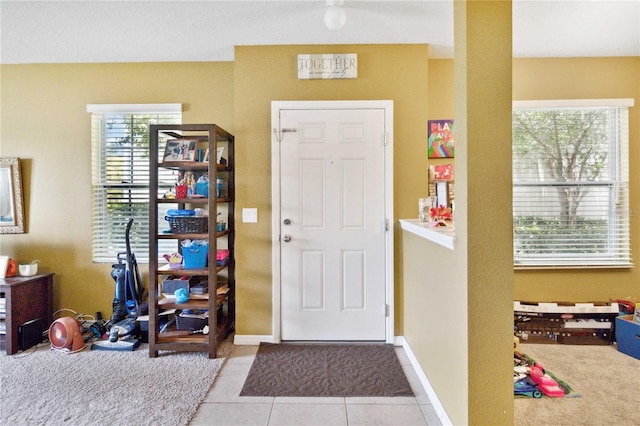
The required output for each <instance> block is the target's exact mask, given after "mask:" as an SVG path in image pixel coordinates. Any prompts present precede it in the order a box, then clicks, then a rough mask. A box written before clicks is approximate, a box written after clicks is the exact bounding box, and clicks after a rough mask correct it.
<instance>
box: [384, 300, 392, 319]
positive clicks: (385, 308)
mask: <svg viewBox="0 0 640 426" xmlns="http://www.w3.org/2000/svg"><path fill="white" fill-rule="evenodd" d="M390 314H391V308H390V307H389V304H388V303H386V304H385V305H384V316H385V317H388V316H389V315H390Z"/></svg>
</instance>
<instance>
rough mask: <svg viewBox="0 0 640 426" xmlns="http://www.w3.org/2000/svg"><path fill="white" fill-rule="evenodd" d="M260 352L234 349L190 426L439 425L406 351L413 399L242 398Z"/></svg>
mask: <svg viewBox="0 0 640 426" xmlns="http://www.w3.org/2000/svg"><path fill="white" fill-rule="evenodd" d="M257 351H258V346H234V348H233V351H232V353H231V355H230V356H229V358H228V359H227V361H226V362H225V364H224V366H223V367H222V370H221V371H220V373H219V374H218V377H216V380H215V382H214V384H213V386H212V387H211V389H210V390H209V393H208V395H207V396H206V398H205V400H204V401H203V402H202V403H201V404H200V407H199V408H198V411H197V413H196V415H195V416H194V418H193V420H192V421H191V423H190V425H193V426H197V425H314V426H320V425H394V426H400V425H441V422H440V419H439V418H438V416H437V414H436V412H435V410H434V408H433V406H432V405H431V402H430V401H429V397H428V396H427V394H426V392H425V390H424V388H423V386H422V384H421V383H420V380H419V379H418V375H417V374H416V373H415V371H414V369H413V367H412V366H411V363H410V362H409V359H408V357H407V356H406V354H405V352H404V350H403V349H402V348H398V347H397V348H396V353H397V354H398V359H399V360H400V363H401V364H402V367H403V368H404V371H405V374H406V375H407V379H408V380H409V383H410V384H411V387H412V389H413V392H414V394H415V397H393V398H370V397H367V398H364V397H358V398H356V397H347V398H344V397H333V398H293V397H251V396H239V395H240V390H241V389H242V386H243V384H244V381H245V379H246V377H247V375H248V374H249V369H250V368H251V364H252V363H253V359H254V357H255V355H256V352H257Z"/></svg>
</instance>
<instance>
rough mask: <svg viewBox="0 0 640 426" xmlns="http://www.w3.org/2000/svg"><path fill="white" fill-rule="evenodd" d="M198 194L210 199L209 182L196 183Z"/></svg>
mask: <svg viewBox="0 0 640 426" xmlns="http://www.w3.org/2000/svg"><path fill="white" fill-rule="evenodd" d="M196 194H198V195H202V196H204V197H209V182H196Z"/></svg>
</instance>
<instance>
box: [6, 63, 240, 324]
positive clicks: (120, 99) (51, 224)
mask: <svg viewBox="0 0 640 426" xmlns="http://www.w3.org/2000/svg"><path fill="white" fill-rule="evenodd" d="M1 70H2V74H1V77H2V81H1V90H2V91H1V96H2V98H1V101H2V102H1V105H2V111H1V120H2V128H1V134H0V143H1V145H0V155H2V156H4V157H11V156H14V157H20V158H22V159H23V161H22V168H23V170H22V172H23V178H24V182H23V185H24V201H25V206H26V223H27V227H28V232H27V233H26V234H16V235H7V234H5V235H2V236H1V237H0V252H1V253H2V254H6V255H9V256H12V257H13V258H16V259H18V260H29V259H39V260H40V261H41V265H40V267H41V269H42V270H48V271H52V272H55V274H56V275H55V277H54V309H62V308H65V309H71V310H74V311H76V312H82V313H85V314H90V315H93V314H95V312H96V311H102V313H103V314H104V316H105V317H107V318H108V317H109V316H110V315H111V310H112V308H111V304H112V301H113V296H114V281H113V279H112V278H111V277H110V275H109V274H110V272H111V265H110V264H108V265H105V264H92V263H91V128H90V115H89V114H88V113H87V112H86V106H87V104H90V103H164V102H178V103H182V104H183V105H184V115H183V121H184V122H185V123H198V122H204V123H209V122H212V121H215V123H216V124H219V125H220V126H221V127H223V128H225V129H227V130H229V131H233V124H234V123H233V64H232V63H231V62H223V63H162V64H153V63H144V64H142V63H138V64H60V65H3V66H2V68H1ZM114 261H115V258H114ZM141 266H142V267H141V269H142V272H143V273H144V274H145V275H146V265H141ZM143 280H144V281H145V282H146V281H147V279H146V276H145V277H144V278H143ZM68 314H69V313H68V312H65V313H63V315H68Z"/></svg>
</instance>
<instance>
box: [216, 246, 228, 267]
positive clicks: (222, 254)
mask: <svg viewBox="0 0 640 426" xmlns="http://www.w3.org/2000/svg"><path fill="white" fill-rule="evenodd" d="M228 261H229V250H227V249H220V250H218V252H217V253H216V265H217V266H224V265H226V264H227V262H228Z"/></svg>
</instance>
